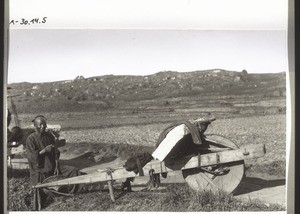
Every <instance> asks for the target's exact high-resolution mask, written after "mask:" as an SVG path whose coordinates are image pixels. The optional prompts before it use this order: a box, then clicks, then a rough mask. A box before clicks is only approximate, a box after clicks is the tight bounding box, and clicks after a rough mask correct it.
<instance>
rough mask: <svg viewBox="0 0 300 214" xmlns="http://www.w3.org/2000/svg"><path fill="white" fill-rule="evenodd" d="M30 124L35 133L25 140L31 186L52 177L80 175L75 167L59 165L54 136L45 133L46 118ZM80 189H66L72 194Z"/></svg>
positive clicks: (58, 152)
mask: <svg viewBox="0 0 300 214" xmlns="http://www.w3.org/2000/svg"><path fill="white" fill-rule="evenodd" d="M32 122H33V123H34V127H35V132H34V133H32V134H31V135H29V137H28V138H27V140H26V151H27V158H28V163H29V172H30V182H31V185H32V186H34V185H36V184H38V183H40V182H42V181H43V180H44V179H46V178H47V177H49V176H52V175H63V176H65V177H74V176H78V175H81V173H80V172H79V170H78V169H76V168H75V167H72V166H60V165H59V161H58V159H59V156H60V151H59V150H58V149H57V148H56V147H55V146H54V144H55V138H54V136H53V135H52V134H51V133H49V132H47V131H46V127H47V123H46V118H45V117H44V116H42V115H39V116H36V117H35V118H34V119H33V120H32ZM81 188H82V185H71V186H70V187H68V188H67V192H68V193H71V194H73V193H76V192H78V191H79V190H80V189H81ZM34 200H36V199H34ZM42 200H43V197H42Z"/></svg>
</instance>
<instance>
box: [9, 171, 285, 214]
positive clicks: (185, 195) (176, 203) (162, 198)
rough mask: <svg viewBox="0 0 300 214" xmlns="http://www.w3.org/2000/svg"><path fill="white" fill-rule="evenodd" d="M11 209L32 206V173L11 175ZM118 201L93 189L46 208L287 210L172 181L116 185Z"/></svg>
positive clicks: (57, 199) (60, 198) (56, 200)
mask: <svg viewBox="0 0 300 214" xmlns="http://www.w3.org/2000/svg"><path fill="white" fill-rule="evenodd" d="M12 175H13V176H12ZM8 183H9V185H8V187H9V194H8V196H9V203H8V210H10V211H29V210H32V204H31V201H30V199H31V194H30V191H31V190H30V186H29V173H28V171H26V170H21V171H20V170H14V171H13V174H10V175H9V179H8ZM115 197H116V202H115V203H113V202H112V201H111V200H110V197H109V194H108V191H107V189H104V190H101V191H90V192H85V193H80V194H77V195H74V196H73V197H67V196H57V197H55V198H48V200H47V206H46V208H45V209H44V210H45V211H168V212H186V211H191V212H195V211H283V210H285V208H284V207H282V206H280V205H278V204H265V203H263V202H262V201H259V200H251V199H249V200H248V201H242V200H239V199H236V198H234V197H233V196H232V195H227V194H225V193H223V192H217V193H212V192H195V191H193V190H191V189H190V188H189V187H188V185H187V184H185V183H184V184H168V185H167V187H166V188H165V189H161V190H155V191H150V190H149V191H140V192H131V193H127V192H122V191H121V190H120V189H119V188H118V187H115Z"/></svg>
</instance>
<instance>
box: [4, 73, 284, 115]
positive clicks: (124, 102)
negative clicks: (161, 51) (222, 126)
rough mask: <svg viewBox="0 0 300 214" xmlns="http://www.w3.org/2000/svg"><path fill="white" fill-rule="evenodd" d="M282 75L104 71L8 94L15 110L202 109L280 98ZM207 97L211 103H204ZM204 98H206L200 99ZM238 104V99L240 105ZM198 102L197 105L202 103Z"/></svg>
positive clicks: (22, 87)
mask: <svg viewBox="0 0 300 214" xmlns="http://www.w3.org/2000/svg"><path fill="white" fill-rule="evenodd" d="M285 78H286V77H285V73H284V72H282V73H276V74H271V73H270V74H249V73H247V71H245V70H244V71H242V72H236V71H227V70H222V69H212V70H206V71H193V72H186V73H181V72H174V71H164V72H159V73H156V74H153V75H148V76H129V75H128V76H126V75H124V76H115V75H105V76H96V77H90V78H84V77H82V76H78V77H76V78H75V79H74V80H66V81H58V82H47V83H28V82H23V83H13V84H9V85H8V86H9V87H11V89H10V90H9V91H8V94H20V96H18V97H16V98H15V103H16V105H17V108H18V112H20V113H34V112H91V111H100V110H112V109H131V110H130V111H133V113H134V112H135V111H139V110H140V109H145V110H147V109H148V110H149V109H151V108H152V109H153V108H159V109H161V110H163V109H166V110H170V111H172V109H174V108H184V107H185V108H189V107H191V105H194V104H195V103H193V101H197V102H198V104H197V105H198V107H199V105H200V106H201V105H204V106H206V107H210V106H215V104H218V103H219V104H220V105H222V106H223V107H224V106H225V107H226V105H227V106H232V105H233V104H234V103H232V102H229V101H230V100H237V99H243V100H244V101H245V102H246V101H247V102H250V101H255V102H257V101H260V100H264V99H268V100H270V99H285V93H286V90H285V88H286V86H285ZM209 100H210V101H209ZM203 101H205V102H203ZM245 102H243V103H245ZM201 103H202V104H201Z"/></svg>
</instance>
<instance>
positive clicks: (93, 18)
mask: <svg viewBox="0 0 300 214" xmlns="http://www.w3.org/2000/svg"><path fill="white" fill-rule="evenodd" d="M41 2H43V3H41ZM84 2H85V3H84ZM123 2H124V1H120V0H109V1H106V0H98V1H95V0H86V1H83V0H73V1H69V0H64V1H59V2H58V1H57V0H52V1H48V0H39V1H37V0H22V1H20V0H11V1H10V21H14V23H15V24H10V29H11V30H10V38H9V65H8V83H14V82H24V81H26V82H51V81H60V80H68V79H74V78H76V76H78V75H82V76H84V77H91V76H101V75H106V74H114V75H149V74H154V73H157V72H160V71H165V70H172V71H178V72H187V71H195V70H206V69H214V68H220V69H226V70H234V71H242V70H243V69H246V70H247V71H248V72H249V73H262V72H263V73H274V72H282V71H287V69H288V68H287V36H286V33H287V32H286V28H287V1H286V0H260V1H257V0H252V1H249V0H226V1H223V0H210V1H208V0H197V1H195V0H172V1H169V0H165V1H157V0H152V1H148V0H139V1H136V0H128V1H126V4H124V3H123ZM225 2H226V3H225ZM56 3H57V4H56ZM57 5H59V7H57ZM70 5H72V6H70ZM216 5H218V7H216ZM44 17H47V18H46V19H45V20H46V22H45V23H42V22H41V21H42V20H43V18H44ZM22 18H24V19H25V20H28V21H30V20H32V19H33V18H39V23H38V22H36V23H31V24H30V25H28V24H27V25H21V24H20V23H21V22H22ZM16 21H18V22H16ZM29 23H30V22H29Z"/></svg>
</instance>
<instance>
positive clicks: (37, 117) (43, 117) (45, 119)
mask: <svg viewBox="0 0 300 214" xmlns="http://www.w3.org/2000/svg"><path fill="white" fill-rule="evenodd" d="M39 117H41V118H43V119H44V120H47V119H46V117H45V116H43V115H38V116H36V117H35V118H34V119H33V120H32V121H31V122H33V123H34V121H35V120H36V119H37V118H39Z"/></svg>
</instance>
